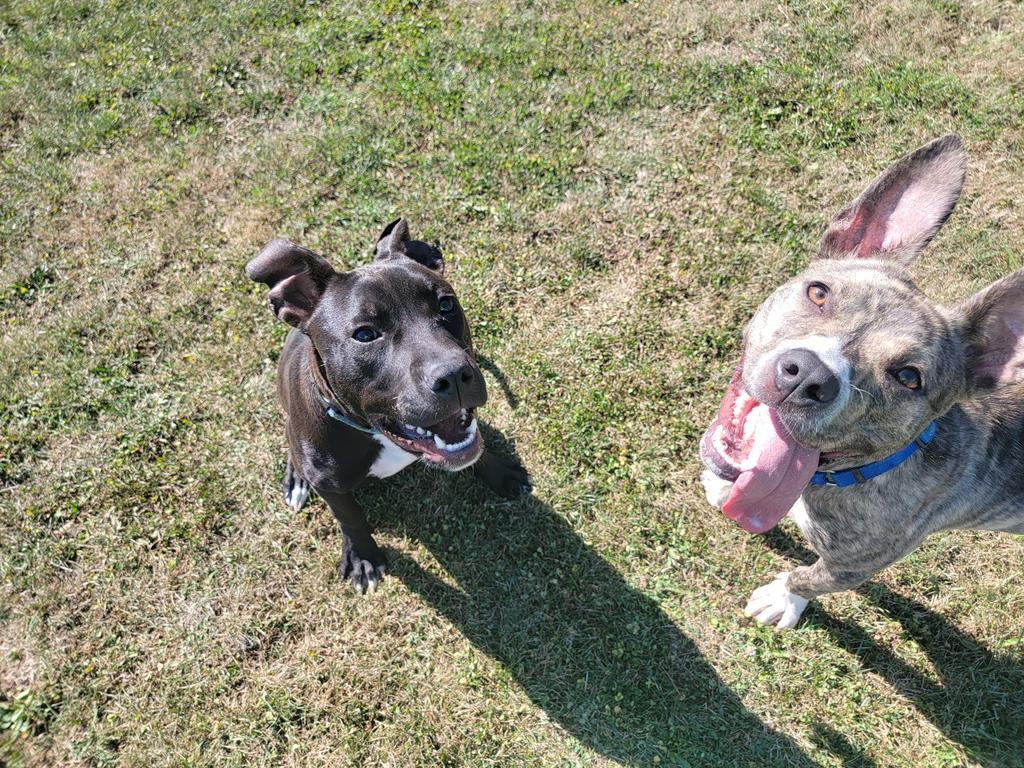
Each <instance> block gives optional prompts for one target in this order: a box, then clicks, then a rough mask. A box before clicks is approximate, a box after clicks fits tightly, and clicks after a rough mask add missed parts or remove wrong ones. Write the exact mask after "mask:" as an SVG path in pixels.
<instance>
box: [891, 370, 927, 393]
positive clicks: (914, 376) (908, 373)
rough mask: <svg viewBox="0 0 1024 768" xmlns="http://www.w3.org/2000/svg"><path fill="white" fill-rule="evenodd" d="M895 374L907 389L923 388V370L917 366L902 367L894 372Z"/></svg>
mask: <svg viewBox="0 0 1024 768" xmlns="http://www.w3.org/2000/svg"><path fill="white" fill-rule="evenodd" d="M893 376H895V377H896V381H898V382H899V383H900V384H902V385H903V386H904V387H906V388H907V389H920V388H921V372H920V371H919V370H917V368H900V369H899V370H898V371H895V372H894V373H893Z"/></svg>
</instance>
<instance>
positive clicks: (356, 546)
mask: <svg viewBox="0 0 1024 768" xmlns="http://www.w3.org/2000/svg"><path fill="white" fill-rule="evenodd" d="M316 492H317V493H318V494H320V497H321V498H323V500H324V501H326V502H327V506H329V507H330V508H331V514H333V515H334V519H335V520H337V521H338V523H339V524H340V525H341V535H342V536H343V537H344V544H343V546H342V550H341V565H339V566H338V574H339V575H340V576H341V578H343V579H348V580H350V581H351V582H352V586H353V587H355V590H356V592H358V593H359V594H364V593H365V592H368V591H369V592H373V590H375V589H376V588H377V584H378V583H379V582H380V580H381V579H382V578H384V571H385V569H386V568H387V564H388V561H387V558H386V557H384V553H383V552H382V551H381V549H380V547H378V546H377V542H375V541H374V540H373V535H372V533H373V531H372V529H371V528H370V524H369V523H368V522H367V520H366V513H365V512H363V508H362V507H360V506H359V505H358V504H357V503H356V500H355V499H354V498H353V497H352V494H351V493H335V492H332V491H326V490H321V489H319V488H317V489H316Z"/></svg>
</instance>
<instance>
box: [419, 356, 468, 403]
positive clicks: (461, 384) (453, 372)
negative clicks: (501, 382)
mask: <svg viewBox="0 0 1024 768" xmlns="http://www.w3.org/2000/svg"><path fill="white" fill-rule="evenodd" d="M475 379H476V371H475V370H474V369H473V366H472V365H470V364H469V363H464V364H462V365H461V366H459V367H457V368H451V367H447V366H444V367H441V368H440V370H438V369H435V370H434V372H433V382H432V383H431V385H430V388H431V389H432V390H433V391H434V392H436V393H437V394H439V395H447V396H450V397H458V396H459V392H460V391H462V392H464V391H466V389H467V388H469V387H470V386H471V385H472V384H473V381H474V380H475Z"/></svg>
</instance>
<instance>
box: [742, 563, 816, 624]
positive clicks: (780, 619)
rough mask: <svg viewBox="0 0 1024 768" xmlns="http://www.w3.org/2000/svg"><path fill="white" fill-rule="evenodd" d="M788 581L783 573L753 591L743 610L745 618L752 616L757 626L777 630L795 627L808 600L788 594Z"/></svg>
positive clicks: (787, 574) (785, 573)
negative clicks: (768, 625)
mask: <svg viewBox="0 0 1024 768" xmlns="http://www.w3.org/2000/svg"><path fill="white" fill-rule="evenodd" d="M788 580H789V573H787V572H785V571H783V572H782V573H780V574H778V575H776V577H775V581H773V582H771V583H769V584H765V585H764V586H763V587H758V588H757V589H755V590H754V592H753V594H751V595H750V600H748V601H747V607H746V608H745V609H744V612H745V613H746V614H747V616H753V617H754V619H755V620H756V621H757V622H758V623H759V624H774V625H776V626H777V627H778V628H779V629H789V628H791V627H794V626H796V623H797V621H799V620H800V615H801V614H802V613H803V612H804V608H806V607H807V603H808V600H807V598H806V597H800V595H796V594H794V593H792V592H790V591H789V588H788V587H787V586H786V582H787V581H788Z"/></svg>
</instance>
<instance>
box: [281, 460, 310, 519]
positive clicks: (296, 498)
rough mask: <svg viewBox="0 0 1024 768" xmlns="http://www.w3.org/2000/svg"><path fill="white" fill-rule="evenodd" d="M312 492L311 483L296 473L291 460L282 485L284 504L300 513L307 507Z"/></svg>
mask: <svg viewBox="0 0 1024 768" xmlns="http://www.w3.org/2000/svg"><path fill="white" fill-rule="evenodd" d="M311 490H312V488H311V487H310V485H309V483H307V482H306V480H305V478H304V477H303V476H302V475H300V474H299V473H298V472H296V471H295V468H294V467H293V466H292V462H291V460H289V461H288V466H287V467H286V468H285V470H284V481H283V482H282V483H281V495H282V496H284V503H285V504H287V505H288V507H290V508H291V510H292V511H293V512H298V511H299V510H300V509H302V508H303V507H304V506H305V504H306V500H307V499H309V493H310V491H311Z"/></svg>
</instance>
